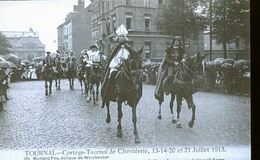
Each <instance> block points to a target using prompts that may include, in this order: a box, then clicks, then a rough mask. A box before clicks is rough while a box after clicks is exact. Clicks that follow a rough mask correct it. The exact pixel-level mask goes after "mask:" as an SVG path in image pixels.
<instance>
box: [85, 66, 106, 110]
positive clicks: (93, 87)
mask: <svg viewBox="0 0 260 160" xmlns="http://www.w3.org/2000/svg"><path fill="white" fill-rule="evenodd" d="M89 73H90V74H89V76H88V80H87V81H88V84H89V85H90V86H89V90H90V98H89V100H91V99H92V97H91V93H92V96H93V105H97V104H98V103H97V102H98V96H99V86H100V83H101V80H102V70H101V64H100V63H98V62H97V63H95V62H94V63H93V64H92V66H91V68H90V72H89Z"/></svg>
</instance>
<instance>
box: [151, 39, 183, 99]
mask: <svg viewBox="0 0 260 160" xmlns="http://www.w3.org/2000/svg"><path fill="white" fill-rule="evenodd" d="M182 45H183V43H182V39H181V37H180V36H175V37H174V38H173V40H172V42H171V43H170V45H169V46H168V47H167V48H166V50H165V53H166V54H165V57H164V58H163V60H162V63H161V65H160V67H159V70H158V74H159V75H158V79H157V84H156V89H155V98H156V99H158V100H159V101H163V93H164V92H165V93H166V95H168V94H169V93H170V92H172V88H171V87H170V86H172V83H173V78H174V75H175V73H176V69H177V68H178V66H179V64H180V62H184V61H185V54H184V49H183V47H182Z"/></svg>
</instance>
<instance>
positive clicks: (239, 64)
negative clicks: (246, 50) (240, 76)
mask: <svg viewBox="0 0 260 160" xmlns="http://www.w3.org/2000/svg"><path fill="white" fill-rule="evenodd" d="M244 65H245V66H249V61H248V60H245V59H240V60H237V61H236V62H235V63H234V64H233V67H234V68H236V69H241V68H242V67H243V66H244Z"/></svg>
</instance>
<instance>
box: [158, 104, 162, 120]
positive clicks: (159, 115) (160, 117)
mask: <svg viewBox="0 0 260 160" xmlns="http://www.w3.org/2000/svg"><path fill="white" fill-rule="evenodd" d="M161 111H162V101H159V112H158V119H162V115H161Z"/></svg>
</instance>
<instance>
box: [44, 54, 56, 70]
mask: <svg viewBox="0 0 260 160" xmlns="http://www.w3.org/2000/svg"><path fill="white" fill-rule="evenodd" d="M50 55H51V52H49V51H47V52H46V56H45V57H44V58H43V69H42V72H45V70H46V67H53V66H54V59H53V58H52V57H51V56H50Z"/></svg>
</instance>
